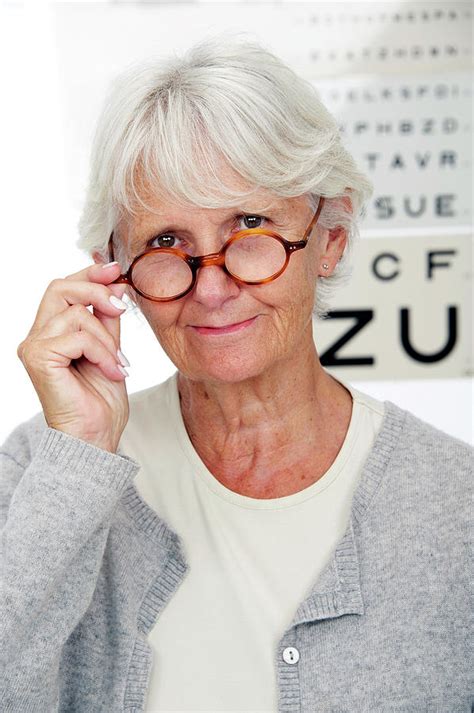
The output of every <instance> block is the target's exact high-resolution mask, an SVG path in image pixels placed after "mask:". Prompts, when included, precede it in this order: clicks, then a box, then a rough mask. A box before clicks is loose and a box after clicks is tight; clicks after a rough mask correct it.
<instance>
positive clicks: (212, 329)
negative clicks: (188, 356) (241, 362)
mask: <svg viewBox="0 0 474 713" xmlns="http://www.w3.org/2000/svg"><path fill="white" fill-rule="evenodd" d="M256 319H257V317H251V318H250V319H246V320H244V321H243V322H233V323H230V324H223V325H215V326H213V325H192V328H193V329H194V330H195V331H196V332H197V333H198V334H209V335H219V334H231V333H232V332H239V331H240V330H242V329H246V328H247V327H250V325H251V324H252V323H253V322H254V321H255V320H256Z"/></svg>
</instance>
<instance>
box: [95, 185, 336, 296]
mask: <svg viewBox="0 0 474 713" xmlns="http://www.w3.org/2000/svg"><path fill="white" fill-rule="evenodd" d="M323 204H324V198H323V197H320V199H319V203H318V208H317V210H316V213H315V214H314V216H313V218H312V220H311V222H310V224H309V225H308V227H307V228H306V231H305V233H304V235H303V237H302V239H301V240H298V241H294V242H293V241H289V240H285V238H282V236H281V235H279V234H278V233H274V232H273V231H270V230H267V229H265V228H249V229H248V230H240V231H239V232H238V233H236V234H235V235H233V236H232V237H231V238H229V240H227V241H226V242H225V243H224V245H223V246H222V248H221V249H220V250H219V252H217V253H210V254H209V255H200V256H193V255H188V254H187V253H185V252H183V251H182V250H178V249H177V248H149V249H148V250H145V251H144V252H143V253H141V254H140V255H138V256H137V257H136V258H135V259H134V260H133V262H132V264H131V265H130V267H129V268H128V271H127V272H126V273H125V274H124V275H120V276H119V277H118V278H117V279H116V280H114V282H113V283H112V284H118V283H126V284H128V285H130V286H131V287H133V289H134V290H135V292H137V293H138V294H139V295H141V296H142V297H144V298H145V299H147V300H152V301H153V302H172V301H173V300H179V299H180V298H181V297H184V296H185V295H187V294H188V293H189V292H191V290H192V289H193V287H194V285H195V284H196V277H197V271H198V270H199V268H201V267H209V266H210V265H218V266H219V267H222V269H223V270H224V272H225V273H226V274H227V275H229V276H230V277H231V278H232V279H233V280H235V282H237V283H240V284H244V285H263V284H265V283H267V282H272V281H273V280H276V279H277V277H280V275H281V274H282V273H283V272H284V271H285V270H286V268H287V266H288V263H289V261H290V257H291V255H292V254H293V253H294V252H296V251H297V250H302V249H303V248H305V247H306V245H307V244H308V239H309V237H310V235H311V231H312V230H313V228H314V226H315V225H316V222H317V220H318V218H319V215H320V213H321V210H322V207H323ZM113 259H114V253H113V233H112V234H111V236H110V239H109V260H110V261H113Z"/></svg>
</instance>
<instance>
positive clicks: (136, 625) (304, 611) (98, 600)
mask: <svg viewBox="0 0 474 713" xmlns="http://www.w3.org/2000/svg"><path fill="white" fill-rule="evenodd" d="M385 407H386V413H385V416H384V421H383V424H382V427H381V430H380V432H379V434H378V436H377V439H376V442H375V444H374V447H373V448H372V450H371V452H370V454H369V457H368V460H367V461H366V464H365V467H364V470H363V473H362V476H361V479H360V481H359V484H358V486H357V489H356V492H355V494H354V496H353V500H352V508H351V514H350V521H349V524H348V526H347V530H346V532H345V534H344V536H343V538H342V539H341V540H340V542H339V544H338V545H337V547H336V549H335V552H334V556H333V557H332V559H331V561H330V562H329V563H328V565H327V566H326V567H325V569H324V570H323V572H322V573H321V575H320V576H319V577H318V578H317V579H316V581H315V582H314V585H313V587H312V590H311V592H310V594H309V595H308V596H307V598H306V599H305V600H304V601H302V602H301V604H300V605H299V607H298V608H297V610H296V612H295V615H294V619H293V621H292V623H291V626H290V627H289V628H288V629H287V630H286V631H282V636H281V639H280V641H279V643H278V646H277V647H276V649H275V651H274V662H275V685H277V686H278V700H279V705H278V710H279V711H281V712H282V713H290V712H291V713H293V712H294V713H297V712H298V713H369V712H370V713H372V712H373V713H385V712H387V713H389V712H390V713H392V712H395V711H399V712H403V713H427V712H430V713H472V711H473V710H474V706H473V691H474V684H473V671H474V665H473V664H474V661H473V655H472V640H473V636H472V631H470V630H469V627H470V625H471V623H472V620H471V618H470V612H471V609H470V606H471V602H470V599H469V594H470V587H471V585H472V569H471V564H470V558H469V544H470V536H471V533H472V530H471V515H472V503H471V501H470V496H472V486H471V483H472V466H473V449H472V448H471V447H470V446H468V445H467V444H465V443H463V442H462V441H459V440H457V439H454V438H452V437H451V436H448V435H447V434H445V433H442V432H441V431H438V430H437V429H435V428H434V427H432V426H430V425H428V424H427V423H425V422H423V421H421V420H419V419H418V418H416V417H415V416H414V415H412V414H411V413H409V412H407V411H404V410H402V409H400V408H399V407H398V406H396V405H394V404H393V403H391V402H385ZM0 462H1V478H0V486H1V487H0V504H1V508H2V511H1V514H2V526H3V530H2V556H3V560H2V568H1V570H2V572H1V573H2V581H3V587H2V605H1V626H2V629H1V635H2V642H1V643H2V653H1V657H2V661H1V663H2V668H3V670H2V672H1V678H0V689H1V690H0V710H1V711H2V713H7V712H10V711H12V712H15V713H23V712H25V713H26V712H27V711H28V712H31V713H53V712H54V711H60V712H61V713H66V712H67V713H119V712H122V711H123V712H126V713H138V712H139V711H144V710H145V701H146V695H147V686H148V682H149V677H150V671H151V665H152V653H151V649H150V646H149V644H148V641H147V634H148V633H149V632H150V630H151V629H152V627H153V625H154V624H155V622H156V620H157V617H159V615H160V613H161V612H162V611H163V608H164V607H165V606H166V605H167V603H168V602H169V600H170V599H171V598H172V597H173V595H174V593H175V591H176V590H177V588H178V587H179V585H180V583H181V581H182V580H183V578H184V577H185V576H186V573H187V571H188V569H189V566H188V564H187V563H186V561H185V557H184V554H183V548H182V545H181V542H180V538H179V534H178V533H175V532H173V531H172V530H171V529H170V527H169V526H168V525H167V524H166V522H164V520H163V519H162V518H161V517H160V515H159V513H155V512H154V511H153V510H152V509H151V508H150V507H149V506H148V505H147V504H146V503H145V502H144V501H143V500H142V498H141V497H140V495H139V494H138V492H137V489H136V487H135V485H134V483H133V478H134V476H135V475H136V473H137V472H138V469H139V465H138V463H136V462H135V461H133V460H131V459H129V458H128V457H126V456H125V455H124V454H122V453H120V452H119V453H118V454H112V453H109V452H106V451H104V450H101V449H99V448H96V447H95V446H92V445H90V444H87V443H85V442H83V441H81V440H79V439H77V438H74V437H72V436H69V435H66V434H64V433H61V432H59V431H56V430H55V429H51V428H48V427H47V425H46V423H45V421H44V418H43V415H42V414H38V415H36V416H35V417H33V418H32V419H30V420H29V421H27V422H25V423H23V424H21V425H20V426H18V427H17V428H16V429H15V430H14V431H13V432H12V434H11V435H10V437H9V438H8V439H7V441H6V442H5V443H4V445H3V447H2V449H1V459H0ZM308 546H310V544H309V543H308ZM182 645H183V647H184V646H186V637H183V642H182ZM298 654H299V656H298ZM233 675H234V676H235V675H237V676H238V671H237V672H235V671H234V672H233ZM182 684H183V686H185V685H186V681H183V682H182ZM209 685H212V656H209Z"/></svg>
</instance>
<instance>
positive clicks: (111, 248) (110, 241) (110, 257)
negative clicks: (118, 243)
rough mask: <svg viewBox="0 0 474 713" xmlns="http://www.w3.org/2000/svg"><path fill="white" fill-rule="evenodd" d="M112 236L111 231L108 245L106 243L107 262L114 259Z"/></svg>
mask: <svg viewBox="0 0 474 713" xmlns="http://www.w3.org/2000/svg"><path fill="white" fill-rule="evenodd" d="M113 238H114V234H113V232H112V233H110V238H109V245H108V248H109V262H113V261H114V245H113Z"/></svg>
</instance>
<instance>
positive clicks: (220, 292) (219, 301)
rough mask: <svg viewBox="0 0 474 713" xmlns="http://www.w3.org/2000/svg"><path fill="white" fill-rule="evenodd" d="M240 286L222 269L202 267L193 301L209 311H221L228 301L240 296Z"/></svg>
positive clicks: (199, 270)
mask: <svg viewBox="0 0 474 713" xmlns="http://www.w3.org/2000/svg"><path fill="white" fill-rule="evenodd" d="M239 292H240V286H239V285H238V284H237V283H236V282H234V280H233V279H232V278H231V277H229V275H227V274H226V273H225V272H224V270H223V268H222V267H218V266H217V265H207V266H205V267H200V268H199V269H198V271H197V275H196V284H195V286H194V290H193V292H192V296H193V299H195V300H196V302H199V303H201V304H203V305H205V306H206V307H208V308H209V309H214V310H215V309H219V308H220V307H222V305H223V304H224V302H226V301H227V300H228V299H233V298H235V297H237V296H238V295H239Z"/></svg>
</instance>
